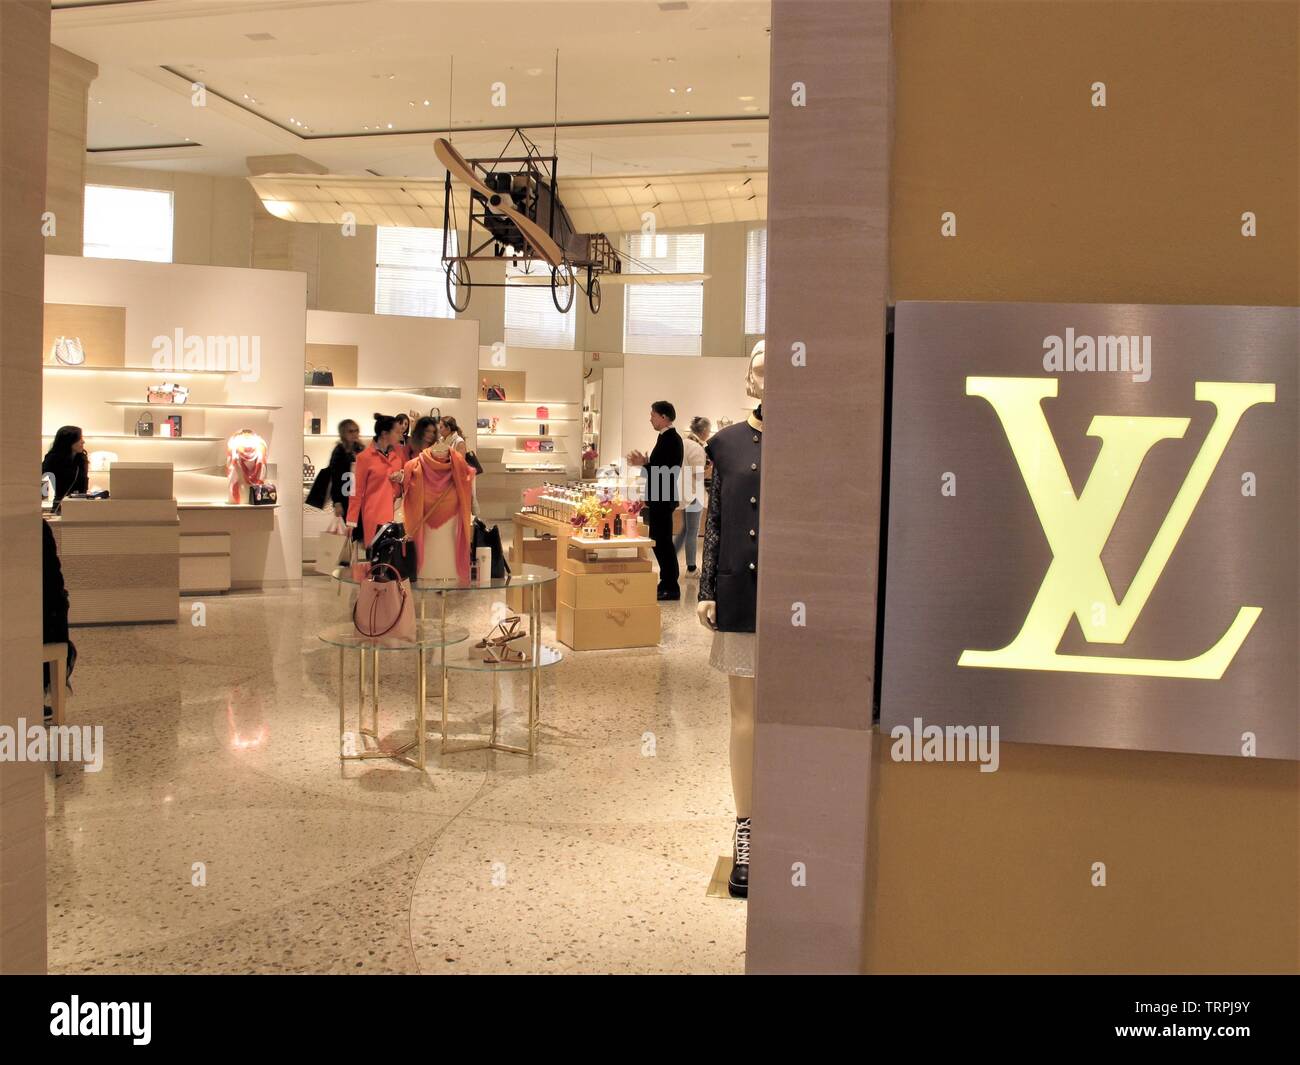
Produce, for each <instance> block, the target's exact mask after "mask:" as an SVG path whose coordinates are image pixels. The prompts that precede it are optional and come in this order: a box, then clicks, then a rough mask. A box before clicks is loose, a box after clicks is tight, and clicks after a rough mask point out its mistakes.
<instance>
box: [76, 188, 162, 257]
mask: <svg viewBox="0 0 1300 1065" xmlns="http://www.w3.org/2000/svg"><path fill="white" fill-rule="evenodd" d="M82 254H83V255H84V256H86V257H87V258H91V259H140V260H143V261H145V262H151V263H169V262H171V261H172V194H171V193H170V192H168V191H167V190H166V189H127V188H119V187H118V186H116V185H87V186H86V207H85V229H84V231H83V238H82Z"/></svg>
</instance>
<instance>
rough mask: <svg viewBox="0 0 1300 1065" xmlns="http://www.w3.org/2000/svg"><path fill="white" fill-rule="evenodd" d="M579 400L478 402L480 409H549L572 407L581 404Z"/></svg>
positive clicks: (499, 400)
mask: <svg viewBox="0 0 1300 1065" xmlns="http://www.w3.org/2000/svg"><path fill="white" fill-rule="evenodd" d="M581 402H582V400H580V399H482V398H480V399H479V401H478V405H479V406H480V407H488V408H489V409H490V408H492V407H529V406H531V407H549V406H550V405H551V404H555V406H557V407H573V406H576V405H577V404H579V403H581Z"/></svg>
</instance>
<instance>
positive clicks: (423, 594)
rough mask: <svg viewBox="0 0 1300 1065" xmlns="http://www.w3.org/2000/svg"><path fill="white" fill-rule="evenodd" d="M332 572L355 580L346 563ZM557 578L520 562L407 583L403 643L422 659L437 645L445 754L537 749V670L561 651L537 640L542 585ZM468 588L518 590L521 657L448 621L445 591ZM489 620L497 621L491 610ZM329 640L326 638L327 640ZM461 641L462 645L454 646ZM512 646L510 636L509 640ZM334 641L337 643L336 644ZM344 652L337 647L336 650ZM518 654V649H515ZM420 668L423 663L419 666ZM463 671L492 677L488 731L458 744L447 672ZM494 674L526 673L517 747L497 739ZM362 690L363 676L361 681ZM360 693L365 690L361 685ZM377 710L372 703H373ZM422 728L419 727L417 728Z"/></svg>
mask: <svg viewBox="0 0 1300 1065" xmlns="http://www.w3.org/2000/svg"><path fill="white" fill-rule="evenodd" d="M331 577H332V578H333V579H334V580H335V581H337V582H338V583H339V584H340V586H342V585H353V586H356V585H357V584H358V583H359V582H358V580H357V579H356V577H355V576H354V574H353V572H352V569H351V567H349V566H339V567H337V568H336V569H335V570H334V572H333V573H332V574H331ZM558 579H559V574H558V573H557V572H556V571H555V570H553V569H548V568H547V567H545V566H534V565H523V566H519V567H516V571H515V572H512V573H511V574H509V575H508V576H506V577H493V578H486V579H484V580H481V581H468V582H466V581H460V580H458V579H455V578H436V577H435V578H429V577H417V578H416V579H415V580H413V581H412V582H411V591H412V592H413V593H414V595H415V598H416V603H417V607H418V616H419V621H418V623H417V627H418V629H419V632H420V636H419V637H418V638H417V641H416V644H409V643H408V644H404V645H402V646H403V647H404V648H405V649H411V648H412V647H415V646H417V645H418V646H419V648H420V655H419V658H420V660H421V662H423V660H424V651H425V650H436V651H437V652H438V661H437V664H436V668H437V669H438V670H439V672H440V673H441V675H442V727H441V747H440V750H441V751H442V753H444V754H452V753H457V752H460V751H475V750H483V749H490V750H494V751H505V752H508V753H511V754H526V755H529V756H530V757H531V756H533V755H536V753H537V734H538V731H539V729H540V722H541V678H540V671H541V670H542V669H545V668H546V667H547V666H553V665H555V664H556V663H558V662H560V661H561V660H562V659H563V657H564V655H563V653H562V652H561V651H560V650H559V649H558V648H555V647H550V646H548V645H546V644H543V643H542V595H541V592H542V589H543V588H544V587H545V586H546V585H548V584H553V583H555V581H557V580H558ZM472 592H519V593H520V596H519V600H518V602H519V605H520V607H521V608H522V609H518V613H520V614H526V615H527V619H528V626H529V627H528V630H527V633H526V635H525V636H524V637H523V640H522V641H521V642H522V643H523V647H525V648H526V650H524V651H523V657H522V658H518V659H516V658H515V657H514V655H509V656H506V659H507V660H501V658H499V657H497V656H495V655H493V653H492V651H491V649H490V648H489V647H487V646H485V644H486V642H487V639H488V637H490V636H491V635H492V633H491V632H489V633H488V634H487V635H486V636H485V637H484V638H483V639H481V640H479V641H477V642H476V643H474V644H470V643H468V642H467V641H468V640H469V632H468V630H466V629H464V628H462V627H460V626H450V627H449V626H448V625H447V596H448V595H449V594H452V593H472ZM430 595H433V596H436V597H437V599H438V616H437V618H436V619H430V618H428V617H427V612H426V608H425V604H426V602H427V600H428V597H429V596H430ZM494 620H498V621H499V620H501V618H500V617H496V616H495V615H494ZM334 628H335V629H349V628H352V626H351V625H349V624H347V623H345V624H343V625H339V626H335V627H334ZM326 631H332V630H326ZM353 631H355V630H353ZM321 639H322V640H324V639H325V634H324V633H322V634H321ZM339 639H346V636H345V635H340V636H339ZM356 640H357V644H358V645H364V646H365V647H366V648H368V649H371V650H375V651H378V650H385V649H388V648H384V647H378V648H376V647H374V646H373V641H367V639H366V638H365V637H362V636H361V635H360V634H359V633H357V634H356ZM326 642H330V641H328V640H327V641H326ZM460 644H464V645H465V646H464V647H460V646H457V645H460ZM512 645H513V641H512ZM336 646H337V645H336ZM453 646H456V650H455V651H454V652H453V653H450V654H449V653H448V648H449V647H453ZM343 653H344V652H343V651H342V650H340V655H342V654H343ZM516 654H518V652H516ZM362 658H363V664H362V676H363V677H364V670H365V664H364V658H365V656H364V654H363V655H362ZM372 658H373V659H374V666H373V668H372V676H375V677H377V676H378V658H377V656H374V655H372ZM420 668H421V670H422V671H423V669H424V667H423V665H422V666H421V667H420ZM342 669H343V667H342V664H341V660H340V674H339V675H340V696H339V699H340V721H342V712H343V711H342V699H343V696H342ZM455 671H465V672H471V673H488V674H493V676H492V678H491V687H492V724H491V732H490V734H489V735H488V736H487V737H486V739H485V740H484V741H483V742H481V743H477V742H476V743H461V744H452V743H450V742H449V741H448V716H447V711H448V704H449V702H450V699H449V677H450V674H451V673H452V672H455ZM499 674H526V675H527V677H528V724H527V741H526V743H525V744H523V745H522V746H519V745H511V744H506V743H504V742H502V741H501V739H500V725H501V718H500V699H499V694H500V693H499V683H498V681H499V677H498V676H497V675H499ZM362 684H363V689H364V681H363V682H362ZM417 686H418V688H419V689H420V695H419V700H420V702H421V710H420V720H421V721H423V720H424V715H423V701H424V697H425V696H424V687H425V685H424V681H423V680H422V681H421V682H420V683H419V684H418V685H417ZM363 697H364V690H363ZM374 699H375V702H376V704H377V700H378V695H377V694H376V695H375V697H374ZM376 713H377V706H376ZM422 731H423V730H422ZM420 758H421V768H423V761H422V760H423V748H421V751H420Z"/></svg>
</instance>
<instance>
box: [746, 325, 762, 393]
mask: <svg viewBox="0 0 1300 1065" xmlns="http://www.w3.org/2000/svg"><path fill="white" fill-rule="evenodd" d="M745 395H747V396H751V397H753V398H754V399H756V400H758V401H759V402H762V399H763V342H762V341H761V340H760V341H759V342H758V343H757V344H755V345H754V350H753V351H751V352H750V353H749V374H748V376H747V377H746V378H745Z"/></svg>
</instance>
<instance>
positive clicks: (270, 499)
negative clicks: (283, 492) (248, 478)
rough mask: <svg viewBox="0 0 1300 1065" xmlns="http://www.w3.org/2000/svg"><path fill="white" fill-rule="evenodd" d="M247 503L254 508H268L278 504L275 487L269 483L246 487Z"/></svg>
mask: <svg viewBox="0 0 1300 1065" xmlns="http://www.w3.org/2000/svg"><path fill="white" fill-rule="evenodd" d="M248 502H249V503H250V504H252V505H253V506H255V507H269V506H273V505H274V504H276V503H278V502H279V500H278V499H277V498H276V492H275V485H273V484H270V483H269V482H268V483H266V484H250V485H249V486H248Z"/></svg>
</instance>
